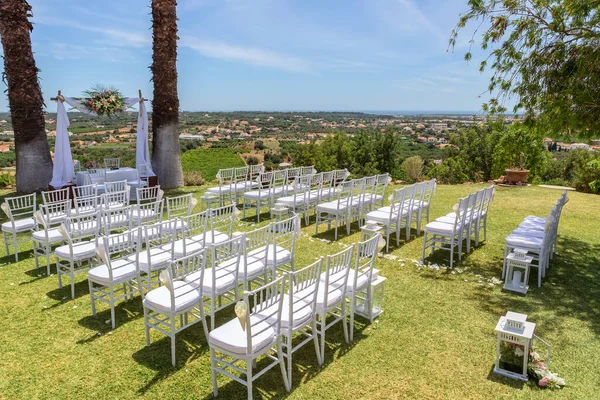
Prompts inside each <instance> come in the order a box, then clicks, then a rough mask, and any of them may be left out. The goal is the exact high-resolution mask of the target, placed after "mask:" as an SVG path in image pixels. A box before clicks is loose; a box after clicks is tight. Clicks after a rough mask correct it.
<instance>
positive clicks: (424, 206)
mask: <svg viewBox="0 0 600 400" xmlns="http://www.w3.org/2000/svg"><path fill="white" fill-rule="evenodd" d="M426 183H427V184H426V185H425V193H424V194H423V200H421V202H420V203H418V206H419V223H418V224H417V234H418V235H420V234H421V226H422V224H423V220H425V223H426V224H427V223H429V209H430V207H429V206H430V205H431V199H432V197H433V195H434V194H435V188H436V186H437V181H436V180H435V179H430V180H428V181H426Z"/></svg>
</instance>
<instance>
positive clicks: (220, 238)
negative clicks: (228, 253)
mask: <svg viewBox="0 0 600 400" xmlns="http://www.w3.org/2000/svg"><path fill="white" fill-rule="evenodd" d="M204 240H205V241H206V244H219V243H223V242H226V241H227V240H229V236H227V235H226V234H224V233H222V232H219V231H215V232H214V234H213V233H212V232H210V231H207V232H206V236H205V237H204Z"/></svg>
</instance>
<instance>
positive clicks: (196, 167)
mask: <svg viewBox="0 0 600 400" xmlns="http://www.w3.org/2000/svg"><path fill="white" fill-rule="evenodd" d="M239 152H243V151H242V150H240V149H212V148H211V149H202V148H200V149H194V150H190V151H186V152H185V153H184V154H183V155H182V156H181V164H182V166H183V170H184V171H200V172H201V173H202V176H203V177H204V179H206V180H207V181H211V180H213V179H215V177H216V175H217V172H219V169H222V168H234V167H243V166H244V165H246V164H245V163H244V160H242V159H241V158H240V156H239V155H237V154H236V153H239Z"/></svg>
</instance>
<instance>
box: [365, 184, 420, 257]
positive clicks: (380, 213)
mask: <svg viewBox="0 0 600 400" xmlns="http://www.w3.org/2000/svg"><path fill="white" fill-rule="evenodd" d="M411 190H412V189H411V187H410V186H405V187H403V188H401V189H396V190H394V191H393V192H392V194H391V195H390V205H389V206H385V207H380V208H379V209H377V210H375V211H371V212H370V213H368V214H367V216H366V220H367V221H374V222H377V223H378V224H381V225H383V229H384V231H383V234H384V236H385V239H386V247H385V251H386V252H388V251H389V245H390V235H391V233H392V232H396V246H400V230H401V229H402V228H403V227H404V228H406V225H407V223H408V222H409V217H408V216H409V213H408V206H409V205H410V193H411ZM407 199H408V203H407V202H406V200H407ZM408 229H410V226H409V227H408ZM406 240H407V241H408V236H407V237H406Z"/></svg>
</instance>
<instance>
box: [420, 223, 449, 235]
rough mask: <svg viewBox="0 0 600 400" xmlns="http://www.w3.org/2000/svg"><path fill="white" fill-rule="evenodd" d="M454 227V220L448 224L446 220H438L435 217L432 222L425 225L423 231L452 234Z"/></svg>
mask: <svg viewBox="0 0 600 400" xmlns="http://www.w3.org/2000/svg"><path fill="white" fill-rule="evenodd" d="M453 229H454V222H453V223H451V224H449V223H447V222H443V221H438V220H437V219H436V220H435V221H433V222H430V223H428V224H427V225H425V232H427V233H434V234H435V233H440V234H448V235H450V234H452V231H453Z"/></svg>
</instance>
